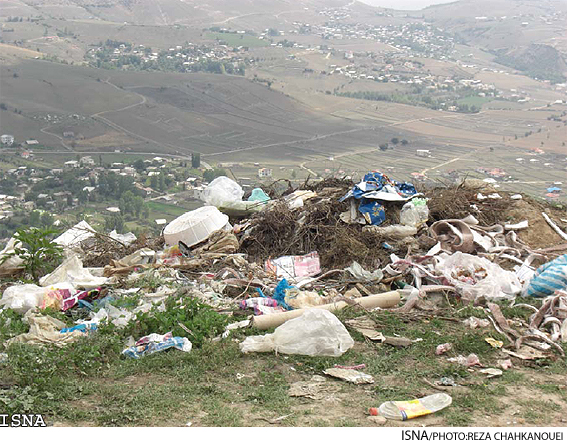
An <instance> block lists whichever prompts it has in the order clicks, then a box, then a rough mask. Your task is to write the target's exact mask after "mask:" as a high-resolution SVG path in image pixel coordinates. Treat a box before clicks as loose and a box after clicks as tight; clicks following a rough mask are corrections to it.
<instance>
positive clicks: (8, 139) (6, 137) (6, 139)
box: [0, 134, 14, 146]
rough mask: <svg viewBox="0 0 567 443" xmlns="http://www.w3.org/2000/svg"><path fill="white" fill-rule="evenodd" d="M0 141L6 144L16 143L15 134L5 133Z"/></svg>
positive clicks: (0, 137)
mask: <svg viewBox="0 0 567 443" xmlns="http://www.w3.org/2000/svg"><path fill="white" fill-rule="evenodd" d="M0 142H2V144H3V145H5V146H12V145H13V144H14V136H13V135H9V134H3V135H1V136H0Z"/></svg>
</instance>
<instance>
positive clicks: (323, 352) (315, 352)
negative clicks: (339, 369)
mask: <svg viewBox="0 0 567 443" xmlns="http://www.w3.org/2000/svg"><path fill="white" fill-rule="evenodd" d="M353 345H354V340H353V339H352V337H351V336H350V334H349V333H348V331H347V330H346V328H345V327H344V325H343V324H342V323H341V322H340V321H339V319H338V318H337V317H335V316H334V315H333V314H332V313H331V312H329V311H326V310H324V309H309V310H308V311H306V312H305V313H304V314H303V315H302V316H301V317H297V318H294V319H292V320H289V321H287V322H285V323H284V324H283V325H281V326H278V327H277V328H276V330H275V331H274V333H273V334H266V335H255V336H252V337H247V338H246V340H244V341H243V342H242V343H240V350H241V351H242V352H244V353H248V352H270V351H276V352H281V353H282V354H300V355H309V356H328V357H339V356H341V355H343V354H344V353H345V352H346V351H348V350H349V349H350V348H352V346H353Z"/></svg>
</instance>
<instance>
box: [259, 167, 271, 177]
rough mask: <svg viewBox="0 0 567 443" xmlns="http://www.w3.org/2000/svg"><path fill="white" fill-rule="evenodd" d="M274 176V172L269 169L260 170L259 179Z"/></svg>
mask: <svg viewBox="0 0 567 443" xmlns="http://www.w3.org/2000/svg"><path fill="white" fill-rule="evenodd" d="M271 176H272V170H271V169H268V168H260V169H258V177H259V178H267V177H271Z"/></svg>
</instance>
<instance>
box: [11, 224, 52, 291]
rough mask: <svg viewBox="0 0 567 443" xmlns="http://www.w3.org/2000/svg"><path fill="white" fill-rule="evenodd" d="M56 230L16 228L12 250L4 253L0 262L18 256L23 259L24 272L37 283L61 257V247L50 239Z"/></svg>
mask: <svg viewBox="0 0 567 443" xmlns="http://www.w3.org/2000/svg"><path fill="white" fill-rule="evenodd" d="M56 232H57V231H55V230H54V229H40V228H33V227H32V228H28V229H18V230H17V231H16V233H15V234H14V238H15V239H16V240H17V243H16V245H15V246H14V251H13V252H10V253H8V254H6V255H4V257H3V258H2V260H0V264H1V263H4V262H5V261H6V260H8V259H10V258H11V257H19V258H20V259H22V260H23V265H24V270H25V272H26V273H28V274H29V275H31V277H32V279H33V281H34V282H35V283H36V284H39V278H40V277H41V276H42V275H45V274H47V273H48V272H50V271H51V270H53V269H55V268H56V267H57V266H58V264H59V263H60V262H61V259H62V258H63V248H62V247H61V246H59V245H58V244H56V243H53V242H52V241H51V239H50V237H51V236H52V235H53V234H55V233H56Z"/></svg>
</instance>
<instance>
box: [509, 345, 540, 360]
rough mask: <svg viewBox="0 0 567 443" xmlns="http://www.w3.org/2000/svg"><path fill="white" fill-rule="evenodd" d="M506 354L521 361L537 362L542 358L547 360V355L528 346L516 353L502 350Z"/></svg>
mask: <svg viewBox="0 0 567 443" xmlns="http://www.w3.org/2000/svg"><path fill="white" fill-rule="evenodd" d="M502 352H504V353H505V354H508V355H511V356H512V357H516V358H519V359H520V360H537V359H540V358H546V355H545V354H544V353H543V352H541V351H538V350H537V349H534V348H530V347H528V346H522V347H521V348H520V349H517V350H516V351H510V350H509V349H502Z"/></svg>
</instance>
